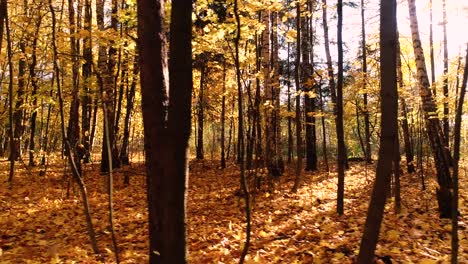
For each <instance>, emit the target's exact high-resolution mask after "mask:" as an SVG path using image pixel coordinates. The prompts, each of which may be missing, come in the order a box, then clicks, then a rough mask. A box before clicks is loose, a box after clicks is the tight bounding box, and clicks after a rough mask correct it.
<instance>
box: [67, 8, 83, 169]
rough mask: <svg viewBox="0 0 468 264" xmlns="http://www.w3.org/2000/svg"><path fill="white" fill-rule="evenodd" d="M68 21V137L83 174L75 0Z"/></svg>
mask: <svg viewBox="0 0 468 264" xmlns="http://www.w3.org/2000/svg"><path fill="white" fill-rule="evenodd" d="M68 21H69V31H70V51H71V61H72V84H71V85H72V100H71V106H70V114H69V119H68V129H67V139H68V140H69V141H70V146H71V149H70V151H72V152H73V157H74V158H75V164H76V166H77V168H78V171H79V172H80V174H81V157H80V155H79V154H78V153H79V152H80V151H78V150H79V147H78V143H79V142H80V124H79V108H80V101H79V99H80V98H79V93H80V91H79V78H78V77H79V76H78V75H79V58H78V57H79V56H78V55H79V40H78V39H76V34H75V33H76V21H75V6H74V1H73V0H68Z"/></svg>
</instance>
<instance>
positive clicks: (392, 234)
mask: <svg viewBox="0 0 468 264" xmlns="http://www.w3.org/2000/svg"><path fill="white" fill-rule="evenodd" d="M399 238H400V233H399V232H398V231H396V230H389V231H387V239H388V240H392V241H397V240H398V239H399Z"/></svg>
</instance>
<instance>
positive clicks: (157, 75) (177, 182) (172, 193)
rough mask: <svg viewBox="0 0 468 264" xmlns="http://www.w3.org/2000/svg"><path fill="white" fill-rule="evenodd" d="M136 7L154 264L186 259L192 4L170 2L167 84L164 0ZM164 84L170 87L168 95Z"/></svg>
mask: <svg viewBox="0 0 468 264" xmlns="http://www.w3.org/2000/svg"><path fill="white" fill-rule="evenodd" d="M137 10H138V38H139V43H138V45H139V46H138V47H139V51H140V52H139V54H140V65H141V92H142V109H143V125H144V137H145V149H146V151H145V157H146V170H147V191H148V192H147V195H148V211H149V241H150V248H149V249H150V251H149V254H150V263H171V264H172V263H186V262H187V253H186V231H185V225H186V216H185V214H186V211H185V203H186V201H185V196H186V188H187V176H188V175H187V174H188V172H187V168H188V167H187V158H188V155H187V147H188V140H189V136H190V130H191V95H192V46H191V32H192V31H191V30H192V28H191V26H192V20H191V17H192V2H191V1H183V0H174V1H172V8H171V18H172V19H171V23H170V45H169V58H170V61H169V82H167V81H168V80H167V76H166V74H165V69H166V67H167V63H166V59H167V54H166V48H165V44H166V38H165V27H164V1H162V0H155V1H143V0H140V1H138V2H137ZM166 88H169V89H168V91H169V96H168V95H167V94H166ZM166 113H167V115H166Z"/></svg>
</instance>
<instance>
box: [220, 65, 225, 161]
mask: <svg viewBox="0 0 468 264" xmlns="http://www.w3.org/2000/svg"><path fill="white" fill-rule="evenodd" d="M225 126H226V59H224V60H223V99H222V102H221V168H222V169H224V168H226V150H225V148H226V147H225V141H226V138H225V130H226V129H225Z"/></svg>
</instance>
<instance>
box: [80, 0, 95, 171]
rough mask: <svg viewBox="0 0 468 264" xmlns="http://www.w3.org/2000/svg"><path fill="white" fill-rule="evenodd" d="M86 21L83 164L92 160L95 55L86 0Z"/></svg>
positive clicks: (90, 19) (84, 42)
mask: <svg viewBox="0 0 468 264" xmlns="http://www.w3.org/2000/svg"><path fill="white" fill-rule="evenodd" d="M84 9H85V21H84V30H86V32H87V34H86V36H85V37H84V38H83V59H84V61H85V62H84V63H83V66H82V69H81V72H82V76H83V93H84V94H83V96H82V99H81V102H82V106H81V140H82V143H83V150H84V151H83V152H84V157H83V162H84V163H89V162H90V160H91V153H90V150H91V131H90V130H91V112H92V101H91V100H92V98H91V95H90V93H91V91H90V86H91V80H90V78H91V66H92V63H93V53H92V45H91V23H92V15H91V0H85V8H84Z"/></svg>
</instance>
